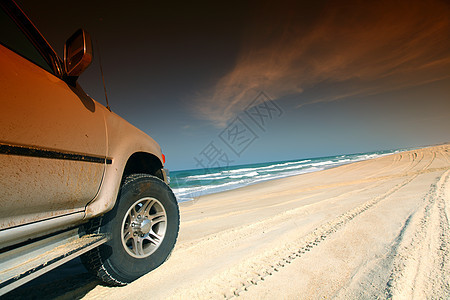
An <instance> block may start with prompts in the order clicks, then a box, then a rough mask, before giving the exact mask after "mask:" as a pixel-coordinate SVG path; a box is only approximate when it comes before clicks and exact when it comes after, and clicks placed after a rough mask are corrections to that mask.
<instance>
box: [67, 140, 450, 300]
mask: <svg viewBox="0 0 450 300" xmlns="http://www.w3.org/2000/svg"><path fill="white" fill-rule="evenodd" d="M180 209H181V228H180V235H179V240H178V242H177V245H176V247H175V250H174V252H173V254H172V256H171V257H170V258H169V260H168V261H167V262H166V263H165V264H163V265H162V266H161V267H159V268H158V269H156V270H155V271H153V272H151V273H149V274H147V275H146V276H143V277H142V278H140V279H138V280H136V281H135V282H133V283H131V284H129V285H128V286H125V287H119V288H117V287H116V288H111V287H105V286H102V285H99V284H98V283H95V284H91V286H90V287H89V289H84V288H83V286H82V287H78V288H77V289H74V290H69V291H67V292H66V293H65V294H64V295H63V298H74V297H76V298H79V297H84V298H85V299H96V298H102V299H109V300H112V299H130V298H132V299H150V298H151V299H172V298H173V299H208V298H212V299H223V298H233V297H240V298H243V299H274V298H276V299H280V298H282V299H318V298H337V299H369V298H370V299H373V298H382V299H383V298H396V299H425V298H428V299H437V298H444V299H449V298H450V254H449V251H450V234H449V233H450V228H449V220H450V145H442V146H435V147H430V148H424V149H418V150H413V151H408V152H402V153H397V154H394V155H389V156H384V157H380V158H377V159H372V160H368V161H362V162H357V163H352V164H348V165H344V166H340V167H336V168H332V169H328V170H324V171H320V172H315V173H309V174H303V175H298V176H293V177H289V178H283V179H278V180H273V181H268V182H263V183H259V184H254V185H251V186H247V187H243V188H240V189H236V190H232V191H227V192H222V193H218V194H212V195H207V196H203V197H200V198H198V199H195V201H191V202H187V203H182V204H181V208H180Z"/></svg>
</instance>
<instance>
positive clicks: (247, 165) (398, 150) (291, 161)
mask: <svg viewBox="0 0 450 300" xmlns="http://www.w3.org/2000/svg"><path fill="white" fill-rule="evenodd" d="M413 150H414V149H408V150H402V149H395V150H380V151H378V152H383V151H393V152H392V153H386V154H378V157H375V158H365V159H359V160H354V161H349V162H339V161H338V162H336V164H332V165H330V166H324V167H323V169H321V170H308V169H305V170H304V172H299V173H298V174H291V175H281V176H278V177H274V178H267V179H260V180H256V181H254V182H249V183H243V184H242V185H240V186H237V187H233V188H231V189H225V190H220V189H219V190H218V191H213V192H210V193H208V192H206V193H205V194H202V195H200V196H193V195H192V197H191V196H189V197H183V196H184V195H182V196H181V197H178V196H177V199H178V198H180V199H185V200H178V204H180V205H181V204H182V203H186V202H190V201H197V200H198V199H199V198H201V197H205V196H208V195H212V194H217V193H222V192H227V191H231V190H236V189H241V188H244V187H246V186H252V185H255V184H260V183H265V182H270V181H273V180H279V179H283V178H290V177H295V176H300V175H304V174H309V173H315V172H321V171H324V170H328V169H332V168H337V167H340V166H344V165H348V164H352V163H357V162H361V161H367V160H371V159H376V158H379V157H384V156H388V155H394V154H396V153H400V152H407V151H413ZM368 153H374V152H366V153H353V154H343V155H335V156H325V157H316V158H305V159H300V160H298V161H299V162H301V161H304V160H309V161H311V160H314V159H330V158H335V157H341V156H350V155H368ZM371 155H373V154H371ZM295 162H296V160H290V161H277V162H267V163H257V164H245V165H237V166H232V167H236V168H237V167H242V168H244V169H246V168H252V167H251V166H253V165H259V164H279V163H282V164H283V163H295ZM256 169H258V168H256ZM188 171H197V170H185V171H184V172H188ZM225 171H228V170H225ZM217 172H221V170H217ZM217 172H213V173H217ZM202 176H204V175H203V174H202ZM194 186H196V185H193V186H192V187H194ZM185 188H190V187H189V186H188V187H185ZM174 189H175V190H176V189H177V188H176V187H175V188H174ZM199 193H201V192H199Z"/></svg>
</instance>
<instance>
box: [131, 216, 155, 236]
mask: <svg viewBox="0 0 450 300" xmlns="http://www.w3.org/2000/svg"><path fill="white" fill-rule="evenodd" d="M133 224H134V226H133V231H134V232H136V233H137V234H139V235H140V236H142V235H146V234H148V233H149V232H150V230H151V229H152V221H150V220H149V219H143V220H140V221H139V220H136V221H135V222H133Z"/></svg>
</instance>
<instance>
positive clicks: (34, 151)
mask: <svg viewBox="0 0 450 300" xmlns="http://www.w3.org/2000/svg"><path fill="white" fill-rule="evenodd" d="M0 43H1V44H0V230H2V229H5V228H10V227H14V226H19V225H23V224H27V223H31V222H36V221H40V220H44V219H50V218H54V217H57V216H61V215H66V214H71V213H74V212H79V211H83V210H84V207H85V205H86V204H87V203H88V202H89V201H90V200H91V199H93V198H94V197H95V195H96V193H97V192H98V190H99V187H100V184H101V181H102V176H103V172H104V168H105V163H106V160H105V155H106V133H105V123H104V115H103V108H100V107H99V105H98V103H96V102H94V101H93V100H92V99H91V98H89V97H88V96H87V95H86V94H84V92H83V91H82V90H81V89H80V88H76V87H73V86H71V85H69V84H67V83H66V82H64V81H63V80H62V79H61V78H60V77H61V76H56V74H55V71H54V67H52V66H51V65H49V64H48V57H47V58H45V55H43V54H42V51H43V50H42V49H39V47H38V46H36V45H35V43H34V44H33V43H32V42H31V39H30V38H29V37H27V36H26V35H25V34H24V32H23V31H21V30H20V29H19V27H18V26H17V24H16V23H15V22H14V21H13V20H12V19H11V18H9V16H8V15H7V14H6V12H5V11H3V10H2V9H1V8H0Z"/></svg>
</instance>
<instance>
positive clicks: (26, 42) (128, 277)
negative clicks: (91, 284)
mask: <svg viewBox="0 0 450 300" xmlns="http://www.w3.org/2000/svg"><path fill="white" fill-rule="evenodd" d="M92 58H93V51H92V43H91V39H90V37H89V34H88V33H87V32H86V31H85V30H83V29H80V30H78V31H76V32H75V33H74V34H73V35H72V36H71V37H70V38H69V39H68V40H67V42H66V43H65V45H64V59H61V58H59V56H58V55H57V54H56V52H55V51H54V50H53V48H52V47H51V46H50V45H49V43H48V42H47V41H46V39H45V38H44V37H43V36H42V35H41V34H40V32H39V31H38V29H37V28H36V27H35V26H34V25H33V23H32V22H31V21H30V19H29V18H28V17H27V16H26V15H25V13H24V12H23V11H22V9H21V8H20V7H19V6H18V5H17V4H16V3H15V2H14V1H12V0H0V70H1V72H0V128H1V130H0V296H1V295H3V294H6V293H7V292H9V291H11V290H12V289H14V288H16V287H18V286H20V285H21V284H23V283H25V282H28V281H29V280H32V279H33V278H36V277H37V276H39V275H41V274H43V273H45V272H47V271H49V270H51V269H53V268H55V267H57V266H59V265H61V264H63V263H65V262H67V261H69V260H71V259H73V258H75V257H78V256H81V261H82V262H83V264H84V265H85V266H86V268H87V269H88V270H89V271H91V272H92V273H93V274H95V275H96V276H98V277H99V278H100V279H101V280H102V281H103V282H105V283H106V284H108V285H112V286H121V285H125V284H127V283H130V282H131V281H133V280H135V279H137V278H139V277H140V276H142V275H144V274H146V273H147V272H149V271H151V270H153V269H155V268H157V267H158V266H160V265H161V264H162V263H163V262H164V261H165V260H166V259H167V258H168V257H169V255H170V253H171V251H172V249H173V247H174V245H175V242H176V239H177V236H178V229H179V209H178V204H177V200H176V198H175V196H174V194H173V192H172V191H171V189H170V187H169V185H168V177H167V175H166V174H167V172H166V170H165V169H164V163H165V157H164V155H163V154H162V152H161V148H160V146H159V145H158V144H157V143H156V142H155V141H154V140H153V139H152V138H151V137H149V136H148V135H147V134H145V133H144V132H142V131H140V130H139V129H137V128H135V127H134V126H132V125H131V124H129V123H128V122H127V121H125V120H124V119H122V118H120V117H119V116H118V115H116V114H115V113H113V112H111V111H110V110H109V109H108V108H106V107H104V106H102V105H101V104H99V103H97V102H96V101H94V100H93V99H91V98H90V97H89V96H88V95H87V94H86V93H85V92H84V91H83V89H82V88H81V87H80V85H79V84H78V83H77V79H78V77H79V76H80V75H81V73H82V72H83V71H84V70H85V69H86V68H87V67H88V66H89V64H90V63H91V61H92Z"/></svg>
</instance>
